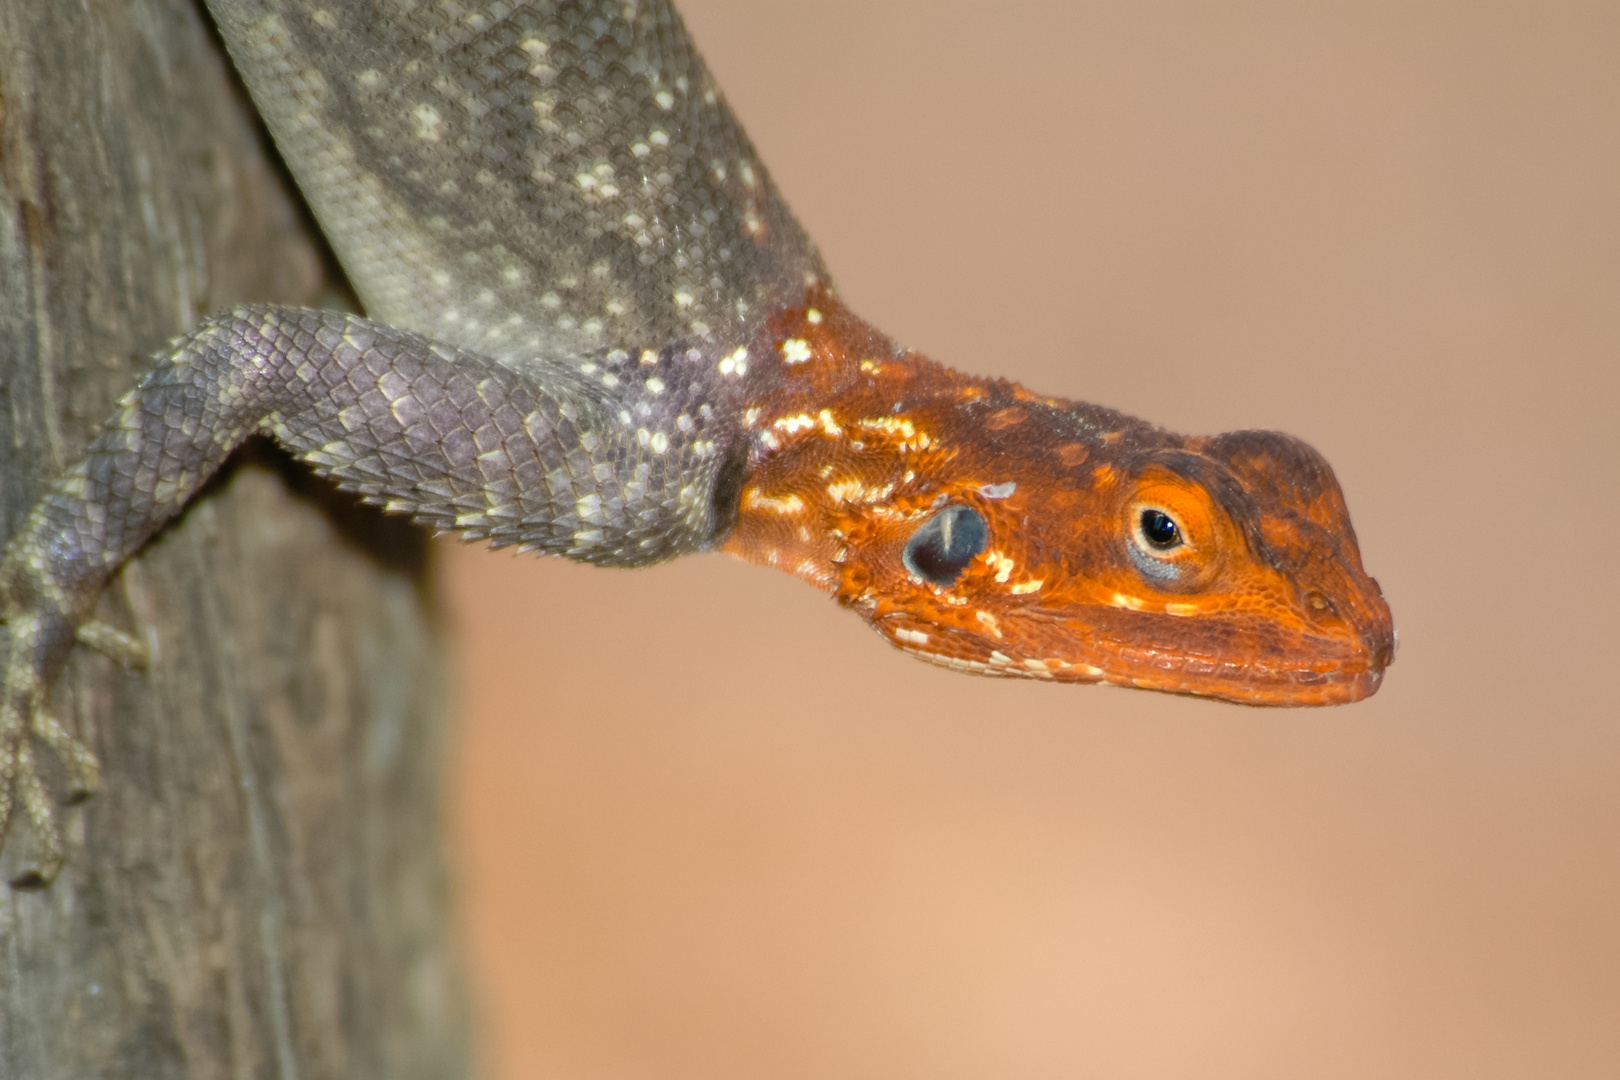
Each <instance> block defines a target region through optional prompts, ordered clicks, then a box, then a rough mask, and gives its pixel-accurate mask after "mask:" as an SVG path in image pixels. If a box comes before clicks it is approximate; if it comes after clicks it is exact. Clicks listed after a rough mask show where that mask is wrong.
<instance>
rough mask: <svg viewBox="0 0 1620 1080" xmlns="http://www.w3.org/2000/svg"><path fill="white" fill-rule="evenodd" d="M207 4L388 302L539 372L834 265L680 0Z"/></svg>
mask: <svg viewBox="0 0 1620 1080" xmlns="http://www.w3.org/2000/svg"><path fill="white" fill-rule="evenodd" d="M209 7H210V9H211V10H212V12H213V14H214V16H215V18H216V19H218V20H219V22H220V24H221V27H222V29H223V30H224V31H225V38H226V41H227V42H228V43H229V45H230V48H231V53H232V56H233V59H234V60H235V62H236V64H237V67H238V68H239V70H240V71H241V72H242V75H243V78H244V79H245V80H246V82H247V84H248V87H249V89H250V90H251V91H252V93H253V97H254V100H255V103H256V104H257V105H258V107H259V109H260V111H261V112H262V113H263V115H264V117H265V120H266V122H267V123H268V124H269V127H270V130H271V133H272V134H273V135H274V136H275V139H276V142H277V144H278V146H279V147H280V148H281V150H282V153H283V154H284V156H285V158H286V161H287V164H288V166H289V168H290V169H291V170H292V172H293V174H294V176H295V177H296V179H297V180H298V183H299V186H300V187H301V188H302V189H303V191H304V193H305V195H306V197H307V198H308V200H309V202H310V205H311V207H312V208H313V210H314V212H315V214H316V217H317V218H318V219H319V221H320V223H321V227H322V229H323V230H324V231H325V233H326V235H327V237H328V238H329V239H330V240H331V242H332V245H333V247H334V248H335V249H336V251H337V253H338V256H339V258H340V259H341V260H342V262H343V264H344V266H345V268H346V269H347V270H348V272H349V275H350V280H351V281H352V283H353V285H354V287H355V289H356V290H357V292H358V293H359V295H360V299H361V301H362V302H363V303H364V304H365V306H366V310H367V313H368V314H369V315H370V316H371V317H372V318H374V319H378V320H380V321H383V322H387V323H390V324H393V325H396V326H400V327H403V328H406V329H410V330H413V331H416V332H419V333H422V334H426V335H429V336H432V337H435V338H437V339H439V340H442V341H447V342H450V343H453V344H456V345H459V346H461V347H463V348H466V349H470V350H473V351H476V352H478V353H481V354H483V355H485V356H489V357H491V358H493V359H495V360H497V361H498V362H501V363H504V364H507V365H509V366H514V367H518V368H527V367H530V366H532V365H535V364H537V363H538V364H539V365H540V366H542V367H544V366H546V364H547V362H549V361H555V360H559V359H567V358H576V357H582V356H586V355H590V354H593V353H598V352H600V351H602V350H605V349H608V348H611V347H614V346H619V345H638V346H640V345H647V344H654V343H663V342H672V341H677V340H682V339H685V340H688V341H692V340H699V341H707V342H709V343H710V345H711V346H715V347H717V346H721V345H724V344H726V343H729V342H737V341H740V340H742V339H743V338H744V337H745V336H746V333H747V330H748V328H749V327H750V326H751V325H757V324H758V322H759V321H761V320H762V319H763V318H764V317H765V315H766V314H767V313H768V312H769V310H771V309H772V308H775V307H779V306H781V305H783V304H786V303H790V302H793V301H795V300H796V299H797V298H799V297H801V296H802V295H803V293H804V289H805V288H806V285H807V284H808V283H810V282H812V281H816V280H821V281H825V280H826V272H825V270H824V269H823V267H822V265H821V260H820V257H819V256H818V255H817V253H816V251H815V248H814V246H813V245H812V244H811V243H810V241H809V239H808V238H807V237H806V236H805V234H804V232H803V230H802V229H801V228H800V227H799V225H798V223H797V222H796V221H795V220H794V219H793V216H792V214H791V213H790V212H789V211H788V209H787V207H786V205H785V204H784V203H783V201H782V199H781V197H780V195H779V194H778V193H777V190H776V188H775V186H774V185H773V184H772V183H771V180H770V177H769V176H768V174H767V173H766V171H765V169H764V167H763V166H762V165H761V164H760V162H759V160H758V159H757V157H756V155H755V153H754V150H753V147H752V146H751V145H750V143H749V141H748V138H747V136H746V135H745V134H744V133H743V130H742V128H741V127H740V126H739V125H738V123H737V121H736V119H735V118H734V117H733V116H732V114H731V111H730V109H729V108H728V107H727V105H726V103H725V100H724V98H723V97H722V96H721V95H720V92H719V90H718V89H717V88H716V86H715V84H714V81H713V79H712V78H711V76H710V75H709V72H708V69H707V68H706V67H705V66H704V64H703V61H702V59H701V58H700V57H699V56H698V54H697V52H696V50H695V49H694V48H693V47H692V44H691V41H690V39H689V38H688V37H687V34H686V29H685V27H684V26H683V25H682V23H681V20H680V17H679V16H678V15H677V14H676V13H675V12H674V10H673V9H672V8H671V7H670V6H669V5H668V4H664V3H653V4H643V5H637V4H634V3H631V4H625V3H622V2H620V0H594V2H592V0H586V2H578V3H570V2H557V0H482V2H479V0H473V2H468V3H452V2H445V3H438V2H432V3H429V2H417V0H375V2H371V3H359V4H339V5H320V4H316V3H312V2H308V0H209Z"/></svg>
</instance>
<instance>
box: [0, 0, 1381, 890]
mask: <svg viewBox="0 0 1620 1080" xmlns="http://www.w3.org/2000/svg"><path fill="white" fill-rule="evenodd" d="M209 3H210V7H211V9H212V11H213V13H214V15H215V18H216V20H217V22H218V24H219V26H220V29H221V31H222V33H223V35H224V38H225V40H226V42H227V45H228V46H229V48H230V51H231V53H232V56H233V58H234V60H235V61H236V63H237V66H238V68H239V70H240V71H241V73H242V75H243V78H244V80H245V81H246V83H247V85H248V87H249V89H250V91H251V92H252V94H253V97H254V100H255V103H256V104H257V105H258V107H259V108H260V110H261V112H262V114H263V115H264V117H265V119H266V122H267V123H268V125H269V127H270V130H271V132H272V134H273V135H274V137H275V139H276V142H277V145H278V146H279V148H280V149H281V151H282V153H283V155H284V157H285V159H286V161H287V163H288V165H289V167H290V169H291V170H292V172H293V175H294V177H295V178H296V179H297V181H298V183H299V186H300V187H301V189H302V190H303V192H304V193H305V195H306V197H307V198H308V200H309V203H310V205H311V207H312V209H313V210H314V211H315V213H316V215H317V218H318V219H319V221H320V223H321V225H322V228H323V230H324V231H325V232H326V234H327V236H328V237H329V239H330V240H331V242H332V244H333V247H334V250H335V251H336V252H337V253H338V256H339V258H340V260H341V261H342V262H343V264H344V267H345V269H346V270H347V271H348V273H349V275H350V279H351V281H352V282H353V284H354V285H355V288H356V290H357V292H358V294H359V296H360V298H361V300H362V302H363V303H364V305H365V308H366V311H367V317H365V318H361V317H359V316H354V315H346V314H341V313H336V312H322V311H309V310H299V309H289V308H278V307H269V306H249V307H243V308H239V309H237V310H235V311H232V312H228V313H224V314H221V315H218V316H215V317H213V318H210V319H208V320H206V321H205V322H204V323H203V324H202V325H200V326H199V327H198V329H197V330H195V331H194V332H192V333H190V334H188V335H186V336H185V337H183V338H181V339H179V340H178V341H176V342H174V343H173V344H172V345H171V346H170V347H169V348H168V349H167V350H166V351H164V352H162V353H160V354H158V356H157V364H156V367H155V368H154V370H153V371H152V372H151V374H149V375H148V376H147V377H146V378H145V379H143V380H142V381H141V383H140V384H139V385H138V386H137V387H136V388H135V389H134V390H132V391H131V392H130V393H129V394H128V395H126V396H125V398H124V399H123V400H122V401H121V402H120V407H119V411H118V413H117V414H116V415H115V416H114V417H113V418H112V419H110V420H109V421H108V422H107V424H106V425H105V426H104V427H103V430H102V432H101V434H100V435H99V436H98V437H97V438H96V439H95V440H94V442H93V443H92V444H91V446H90V448H89V450H88V452H87V454H86V456H85V457H84V458H83V460H81V461H80V462H79V464H78V465H76V466H75V467H73V468H72V469H70V470H69V471H68V472H67V473H66V474H65V475H64V477H63V478H61V479H60V480H59V481H57V483H56V484H55V485H54V486H53V487H52V488H50V489H49V491H48V492H47V493H46V494H45V496H44V497H43V498H42V499H41V501H40V502H39V504H38V505H37V506H36V508H35V509H34V511H33V512H32V513H31V514H30V516H29V518H28V520H27V521H26V523H25V524H24V526H23V528H22V529H21V530H20V531H19V532H18V534H17V535H16V536H14V537H13V538H12V539H11V541H10V542H9V544H8V545H7V548H6V551H5V556H4V560H3V562H0V614H3V615H4V618H5V620H6V631H5V633H6V637H7V652H6V659H5V668H4V682H3V691H0V692H3V698H0V829H3V827H4V824H5V822H6V820H7V819H8V818H9V816H10V813H11V811H12V809H13V808H14V807H15V806H17V805H19V804H20V805H21V806H22V807H24V808H25V810H26V811H27V813H28V816H29V817H30V818H31V819H32V821H33V822H34V825H35V827H36V829H37V830H38V831H39V832H40V834H41V837H42V843H41V845H40V847H41V849H42V852H43V855H42V857H41V859H40V862H39V865H38V866H37V867H35V868H33V869H32V870H30V871H28V872H27V873H25V874H24V875H22V877H21V878H19V879H18V881H17V882H16V883H17V884H22V885H41V884H45V883H48V882H49V880H50V879H51V878H52V877H53V876H54V874H55V872H56V870H57V869H58V867H59V865H60V861H61V845H60V841H59V839H58V838H57V835H56V832H55V827H54V824H53V820H52V811H51V802H52V800H51V796H50V794H49V792H48V791H47V790H46V787H45V785H44V784H43V782H42V781H41V779H40V776H39V773H38V770H37V768H36V764H35V761H34V757H33V755H34V752H35V748H36V746H45V747H49V748H51V749H52V750H53V751H54V752H55V753H56V754H57V755H58V756H59V757H60V758H61V759H62V760H63V762H64V763H65V765H66V766H67V771H68V773H69V777H70V783H71V790H72V793H73V794H74V795H77V796H85V795H88V794H90V793H92V792H93V791H94V790H95V787H96V785H97V783H98V766H97V764H96V762H95V760H94V758H93V757H92V756H91V755H90V753H89V752H88V750H86V749H85V748H84V747H83V746H82V745H81V744H80V743H79V742H78V741H77V740H76V739H74V738H73V737H72V736H71V735H70V734H69V733H68V732H67V731H66V730H65V729H64V728H63V727H62V726H61V725H60V724H59V723H57V722H56V720H55V719H54V718H53V717H52V716H51V714H50V712H49V709H48V708H47V699H48V694H49V689H50V686H51V684H52V682H53V680H54V679H55V678H56V676H57V674H58V673H59V672H60V670H61V668H62V665H63V663H64V661H65V659H66V657H67V656H68V654H69V652H70V651H71V649H72V647H73V646H74V644H75V643H76V642H81V641H82V642H84V643H87V644H91V645H93V646H96V647H100V648H102V649H104V650H105V651H109V652H111V653H113V654H115V655H119V656H121V657H122V658H124V659H126V660H129V661H135V660H138V653H139V650H138V649H137V648H136V647H135V646H134V645H133V643H132V642H131V641H130V640H129V639H128V638H127V637H126V636H124V635H122V634H120V633H119V632H117V631H114V630H112V629H110V628H108V627H105V626H102V625H101V624H98V623H95V622H93V621H90V620H89V612H90V609H91V607H92V605H93V603H94V601H95V599H96V597H97V595H98V594H99V593H100V591H101V589H102V588H103V587H104V585H105V584H106V582H107V580H108V579H109V577H110V576H111V575H112V574H113V573H115V572H116V571H117V569H118V567H119V566H120V565H121V564H122V563H123V562H124V560H126V559H127V558H128V557H129V556H130V555H132V554H133V553H134V552H135V551H136V550H137V549H138V548H139V547H140V546H141V544H143V543H144V542H145V541H146V539H147V538H148V537H150V536H151V534H152V533H153V532H154V531H156V530H157V529H158V528H159V527H161V526H162V524H163V523H164V522H165V521H167V520H168V519H169V518H170V517H172V516H173V515H174V514H176V513H178V512H179V511H180V510H181V509H182V508H183V506H184V504H185V502H186V501H187V499H188V498H189V497H190V496H191V495H192V494H193V493H194V492H195V491H196V490H197V488H198V487H199V486H200V485H201V484H202V483H203V482H204V481H205V480H206V479H207V478H208V476H209V475H210V474H211V473H212V472H213V471H214V470H215V469H216V468H218V466H219V465H220V464H221V463H222V462H223V460H224V459H225V457H226V456H227V455H228V454H229V453H230V451H231V450H232V449H233V448H234V447H235V446H236V445H237V444H238V443H239V442H240V441H241V440H242V439H244V438H246V437H248V436H250V435H252V434H255V433H265V434H269V435H270V436H272V437H273V438H275V439H276V440H277V441H278V442H280V443H281V444H282V445H284V446H285V447H287V448H288V449H289V450H291V451H292V452H293V453H294V454H296V455H298V456H299V457H301V458H302V459H303V460H305V461H307V462H309V463H310V464H312V465H313V466H314V467H315V468H316V469H317V470H318V471H320V472H322V473H323V474H325V475H328V476H331V477H333V478H335V479H336V480H338V481H339V483H341V484H342V485H343V486H344V487H346V488H349V489H351V490H353V491H356V492H358V493H359V494H360V495H361V496H362V497H363V498H366V499H367V500H370V501H373V502H377V503H379V504H381V505H383V506H385V507H386V508H388V509H390V510H394V511H397V512H401V513H406V514H410V515H412V516H414V517H415V518H417V519H418V520H420V521H423V522H425V523H427V524H430V525H432V526H434V527H436V528H440V529H445V530H455V531H459V532H461V533H463V534H465V535H467V536H469V537H473V538H480V539H486V540H489V541H490V542H492V543H494V544H497V545H505V544H518V545H522V546H525V547H528V548H532V549H535V550H538V551H543V552H549V553H555V554H562V555H567V556H569V557H571V558H575V559H579V560H582V561H587V562H593V563H598V564H605V565H622V566H635V565H643V564H646V563H649V562H654V561H657V560H660V559H665V558H669V557H672V556H675V555H679V554H683V553H686V552H693V551H700V550H709V549H715V548H721V549H724V550H727V551H729V552H732V553H733V554H737V555H739V556H742V557H744V558H748V559H751V560H754V561H758V562H763V563H767V564H770V565H778V566H781V567H782V568H783V569H787V570H789V571H791V572H794V573H797V574H798V575H799V576H801V577H803V578H805V579H806V580H809V581H810V582H812V583H813V584H816V585H818V586H819V587H822V588H824V589H826V590H827V591H829V592H831V593H833V594H834V595H835V596H837V597H838V598H839V599H840V601H842V602H844V603H845V604H847V605H849V606H850V607H852V608H853V609H855V610H856V611H857V612H859V613H861V614H862V615H863V616H864V617H866V618H867V619H868V620H869V621H870V622H872V623H873V625H874V626H875V627H876V628H878V629H879V630H880V632H882V633H884V634H885V636H887V637H888V638H889V639H890V640H891V641H892V642H893V643H894V644H896V645H898V646H900V647H901V648H904V649H906V650H908V651H910V652H913V653H916V654H918V655H920V656H923V657H924V658H927V659H931V660H934V661H937V662H940V663H944V664H947V665H949V666H952V667H956V668H960V669H964V670H969V671H975V672H981V673H986V674H1001V675H1026V676H1030V677H1038V678H1053V679H1063V680H1074V681H1093V682H1096V681H1105V682H1113V683H1118V684H1124V685H1136V686H1142V687H1147V688H1151V689H1159V690H1170V691H1176V692H1184V693H1196V694H1206V695H1212V696H1217V697H1223V698H1227V699H1230V700H1235V701H1246V702H1251V703H1259V704H1327V703H1336V702H1343V701H1352V700H1356V699H1358V698H1361V697H1365V696H1366V695H1367V694H1370V693H1372V692H1373V691H1374V690H1375V689H1376V688H1377V686H1378V684H1379V681H1380V679H1381V677H1382V673H1383V670H1384V668H1385V667H1386V666H1387V665H1388V664H1389V662H1390V661H1391V659H1392V656H1393V640H1394V639H1393V630H1392V629H1391V623H1390V617H1389V610H1388V607H1387V606H1386V605H1385V604H1384V602H1383V599H1382V596H1381V594H1380V592H1379V590H1378V587H1377V585H1376V583H1375V582H1373V581H1372V579H1371V578H1369V577H1368V576H1367V575H1366V574H1365V572H1364V571H1363V570H1362V568H1361V563H1360V556H1359V553H1358V551H1357V548H1356V544H1355V539H1354V534H1353V532H1352V531H1351V528H1350V523H1349V518H1348V514H1347V512H1346V510H1345V507H1344V502H1343V499H1342V497H1341V495H1340V494H1339V489H1338V486H1337V484H1336V482H1335V481H1334V479H1333V476H1332V473H1331V470H1329V469H1328V467H1327V466H1326V464H1325V463H1324V462H1323V461H1322V459H1321V458H1320V457H1319V456H1318V455H1316V454H1315V452H1314V451H1312V450H1310V448H1309V447H1307V446H1305V445H1304V444H1303V443H1300V442H1299V441H1298V440H1294V439H1291V438H1289V437H1287V436H1282V435H1277V434H1275V433H1265V432H1239V433H1234V434H1230V435H1225V436H1218V437H1214V438H1186V437H1182V436H1178V435H1173V434H1171V433H1169V432H1166V431H1163V430H1161V429H1159V428H1156V427H1153V426H1152V425H1149V424H1146V423H1144V422H1142V421H1139V420H1135V419H1133V418H1130V417H1126V416H1124V415H1123V414H1120V413H1117V412H1115V411H1113V410H1110V409H1105V408H1101V407H1098V406H1092V405H1085V404H1080V403H1075V402H1068V401H1063V400H1059V399H1053V398H1047V397H1044V396H1041V395H1036V394H1032V393H1030V392H1029V391H1026V390H1024V389H1023V388H1021V387H1018V386H1016V385H1013V384H1010V383H1007V382H1004V381H998V380H986V379H977V378H972V377H969V376H964V375H961V374H958V373H956V372H953V371H950V370H949V369H947V368H944V367H942V366H941V365H938V364H934V363H933V362H931V361H928V360H926V359H924V358H921V357H918V356H915V355H914V354H910V353H907V352H905V351H904V350H901V349H898V348H897V347H895V346H894V345H893V343H891V342H890V341H889V340H888V339H887V338H885V337H884V336H883V335H881V334H880V333H878V332H877V331H876V330H874V329H872V328H871V327H869V326H867V325H866V324H864V323H862V322H861V321H860V320H859V319H857V318H856V317H855V316H853V315H852V314H850V313H849V312H848V311H847V310H846V309H845V308H844V306H843V305H842V303H841V302H840V301H839V300H838V298H837V295H836V292H835V291H834V290H833V288H832V285H831V282H830V279H829V277H828V275H827V272H826V270H825V268H824V267H823V265H822V263H821V260H820V258H819V256H818V254H817V253H816V251H815V248H814V247H813V245H812V244H811V243H810V242H809V240H808V238H807V237H806V236H805V235H804V233H803V231H802V230H801V229H800V228H799V226H798V224H797V222H796V221H795V220H794V219H793V217H792V215H791V213H790V212H789V211H788V210H787V208H786V206H785V204H784V203H783V201H782V199H781V197H780V195H779V194H778V192H777V191H776V189H775V187H774V185H773V184H772V183H771V180H770V178H769V176H768V174H767V173H766V171H765V169H764V168H763V166H762V165H761V164H760V163H759V161H758V160H757V158H756V156H755V155H754V152H753V150H752V147H751V146H750V144H749V142H748V140H747V138H746V136H745V135H744V134H743V132H742V129H741V128H740V127H739V126H738V124H737V122H736V120H735V119H734V118H733V117H732V115H731V113H730V111H729V109H728V108H727V107H726V105H725V102H724V100H723V99H722V98H721V96H720V94H719V92H718V90H717V89H716V87H715V86H714V84H713V80H712V79H711V78H710V76H709V74H708V72H707V70H706V68H705V67H704V66H703V64H702V62H701V60H700V59H699V57H698V56H697V54H696V52H695V51H694V50H693V48H692V46H691V43H690V41H689V40H688V39H687V37H686V34H685V31H684V29H683V28H682V26H681V23H680V20H679V17H678V16H677V15H676V14H675V13H674V11H673V10H672V9H671V8H670V7H669V6H668V4H667V3H663V2H653V3H643V4H622V3H617V2H614V3H607V2H600V0H597V2H580V3H554V2H540V0H534V2H529V0H478V2H472V0H469V2H467V3H453V2H450V0H445V2H443V3H437V2H435V3H428V2H416V0H392V2H378V3H364V2H359V0H352V2H345V3H337V2H329V3H326V4H316V3H313V2H310V0H209Z"/></svg>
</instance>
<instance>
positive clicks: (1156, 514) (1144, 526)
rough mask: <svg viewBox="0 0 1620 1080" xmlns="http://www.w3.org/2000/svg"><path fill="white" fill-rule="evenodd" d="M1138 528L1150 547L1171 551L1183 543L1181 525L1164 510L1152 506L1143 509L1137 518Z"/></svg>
mask: <svg viewBox="0 0 1620 1080" xmlns="http://www.w3.org/2000/svg"><path fill="white" fill-rule="evenodd" d="M1136 529H1137V532H1138V533H1140V534H1141V537H1142V539H1143V540H1144V541H1145V542H1146V544H1147V546H1148V547H1150V548H1157V549H1159V550H1160V551H1169V550H1170V549H1171V548H1175V547H1180V546H1181V544H1182V539H1181V526H1180V525H1177V524H1176V519H1175V518H1173V517H1171V516H1170V515H1169V514H1167V513H1165V512H1164V511H1163V510H1158V509H1154V508H1152V507H1149V508H1148V509H1146V510H1143V511H1142V513H1141V516H1140V517H1138V518H1137V519H1136Z"/></svg>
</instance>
